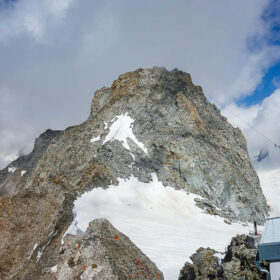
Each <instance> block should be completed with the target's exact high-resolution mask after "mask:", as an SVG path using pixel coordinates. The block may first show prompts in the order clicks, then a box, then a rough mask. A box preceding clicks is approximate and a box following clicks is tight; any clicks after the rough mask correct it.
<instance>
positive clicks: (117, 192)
mask: <svg viewBox="0 0 280 280" xmlns="http://www.w3.org/2000/svg"><path fill="white" fill-rule="evenodd" d="M152 178H153V180H152V181H151V182H150V183H142V182H139V181H138V179H137V178H136V177H134V176H131V177H130V178H129V179H126V180H125V179H118V181H119V185H118V186H114V185H111V186H110V187H109V188H108V189H106V190H104V189H103V188H95V189H93V190H91V191H89V192H87V193H84V194H83V195H82V196H81V197H79V198H78V199H77V200H76V201H75V202H74V206H75V208H74V211H75V212H74V216H75V218H74V221H73V223H72V225H71V226H70V228H69V230H68V232H73V233H75V231H76V233H77V232H78V231H85V230H86V228H87V226H88V224H89V222H90V221H92V220H93V219H96V218H106V219H108V220H109V221H110V222H111V223H112V224H113V225H114V226H115V227H116V228H117V229H118V230H120V231H121V232H123V233H124V234H126V235H127V236H129V238H130V239H131V240H132V242H134V243H135V244H136V246H138V247H139V248H140V249H141V250H142V251H143V252H144V253H145V254H146V255H147V256H148V257H149V258H150V259H151V260H152V261H153V262H155V263H156V264H157V266H158V267H159V269H160V270H161V271H162V272H163V273H164V277H165V279H167V280H168V279H170V280H174V279H177V278H178V274H179V272H180V269H181V268H182V267H183V265H184V263H185V262H186V261H189V260H190V259H189V257H190V256H191V255H192V254H193V253H194V252H195V251H196V250H197V249H198V248H199V247H210V248H213V249H215V250H216V251H219V252H223V251H224V250H225V249H226V247H227V245H228V244H229V243H230V241H231V238H232V237H233V236H235V235H236V234H243V233H245V234H248V233H249V227H248V226H243V225H241V224H239V223H232V224H231V225H228V224H226V223H224V221H223V218H221V217H219V216H212V215H208V214H205V213H203V211H202V210H201V209H200V208H198V207H196V206H195V201H194V198H198V197H199V196H198V195H194V194H192V193H189V194H187V193H186V192H185V191H183V190H175V189H174V188H171V187H164V186H163V184H162V183H161V182H159V181H158V178H157V176H156V174H152ZM200 198H201V197H200ZM251 227H252V225H251ZM252 228H253V227H252Z"/></svg>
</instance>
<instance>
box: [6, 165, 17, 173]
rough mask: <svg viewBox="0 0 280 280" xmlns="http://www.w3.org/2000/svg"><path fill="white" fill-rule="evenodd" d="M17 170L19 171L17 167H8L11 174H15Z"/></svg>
mask: <svg viewBox="0 0 280 280" xmlns="http://www.w3.org/2000/svg"><path fill="white" fill-rule="evenodd" d="M16 170H17V167H15V166H11V167H8V171H9V172H11V173H14V172H15V171H16Z"/></svg>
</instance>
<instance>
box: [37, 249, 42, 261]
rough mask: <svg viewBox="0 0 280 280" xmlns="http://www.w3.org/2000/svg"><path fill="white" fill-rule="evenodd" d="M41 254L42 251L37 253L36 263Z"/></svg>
mask: <svg viewBox="0 0 280 280" xmlns="http://www.w3.org/2000/svg"><path fill="white" fill-rule="evenodd" d="M42 253H43V252H42V251H38V254H37V257H36V262H38V261H39V260H40V259H41V256H42Z"/></svg>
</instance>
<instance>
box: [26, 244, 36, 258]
mask: <svg viewBox="0 0 280 280" xmlns="http://www.w3.org/2000/svg"><path fill="white" fill-rule="evenodd" d="M37 246H38V243H35V245H34V247H33V250H32V252H31V253H30V255H29V256H28V258H27V259H28V260H29V259H30V258H31V256H32V254H33V252H34V251H35V250H36V248H37Z"/></svg>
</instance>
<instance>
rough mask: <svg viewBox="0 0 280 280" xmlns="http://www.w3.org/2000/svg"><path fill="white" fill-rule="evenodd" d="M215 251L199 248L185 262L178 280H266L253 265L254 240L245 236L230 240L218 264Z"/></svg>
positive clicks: (254, 254) (254, 253) (255, 250)
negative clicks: (190, 261)
mask: <svg viewBox="0 0 280 280" xmlns="http://www.w3.org/2000/svg"><path fill="white" fill-rule="evenodd" d="M215 253H216V252H215V251H213V250H211V249H209V248H207V249H204V248H200V249H198V250H197V251H196V253H195V254H193V255H192V256H191V260H192V261H193V264H191V263H188V262H186V263H185V265H184V267H183V268H182V270H181V272H180V276H179V280H207V279H216V280H261V279H266V276H265V274H264V273H261V272H260V271H259V270H258V269H257V266H256V265H255V257H256V253H257V249H256V247H255V245H254V239H253V238H251V237H249V236H246V235H237V236H236V237H234V238H232V240H231V243H230V245H229V246H228V248H227V251H226V254H225V257H224V259H223V260H222V261H221V262H220V260H219V258H218V257H216V256H215Z"/></svg>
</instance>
